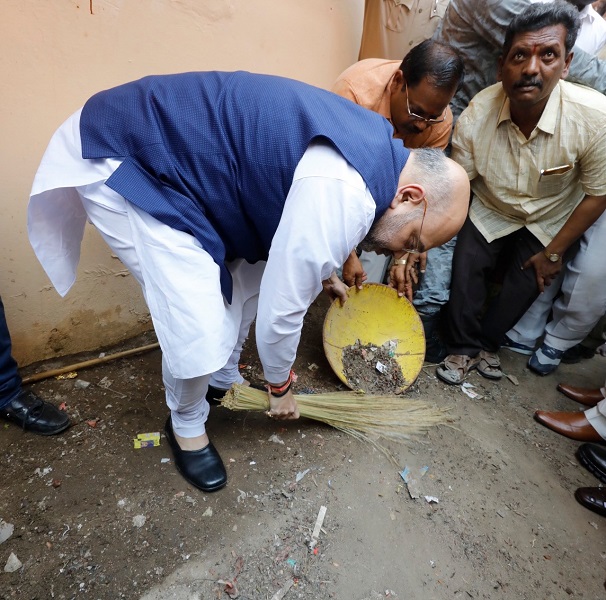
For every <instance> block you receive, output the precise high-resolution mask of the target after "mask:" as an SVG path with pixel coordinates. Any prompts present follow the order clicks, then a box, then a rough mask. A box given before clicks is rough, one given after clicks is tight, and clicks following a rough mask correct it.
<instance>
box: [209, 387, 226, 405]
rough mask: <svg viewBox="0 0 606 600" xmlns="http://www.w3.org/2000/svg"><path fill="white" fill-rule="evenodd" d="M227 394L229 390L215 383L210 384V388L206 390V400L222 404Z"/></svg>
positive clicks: (210, 402)
mask: <svg viewBox="0 0 606 600" xmlns="http://www.w3.org/2000/svg"><path fill="white" fill-rule="evenodd" d="M225 394H227V390H222V389H221V388H218V387H215V386H214V385H209V386H208V390H207V391H206V401H207V402H208V403H209V404H221V400H222V399H223V396H225Z"/></svg>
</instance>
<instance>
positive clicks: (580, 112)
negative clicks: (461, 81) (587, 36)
mask: <svg viewBox="0 0 606 600" xmlns="http://www.w3.org/2000/svg"><path fill="white" fill-rule="evenodd" d="M452 147H453V150H452V158H453V159H454V160H456V161H457V162H458V163H459V164H460V165H462V166H463V168H464V169H465V170H466V171H467V174H468V176H469V179H470V180H471V190H472V192H473V198H472V203H471V209H470V212H469V216H470V218H471V221H472V222H473V224H474V225H475V226H476V227H477V228H478V230H479V231H480V232H481V233H482V235H483V236H484V238H485V239H486V241H487V242H492V241H493V240H495V239H498V238H500V237H503V236H506V235H508V234H510V233H513V232H514V231H517V230H518V229H521V228H522V227H526V228H527V229H528V230H529V231H530V232H532V233H533V234H534V235H535V236H536V237H537V238H538V239H539V240H540V241H541V243H542V244H544V245H545V246H546V245H547V244H548V243H549V242H550V241H551V240H552V239H553V238H554V237H555V235H556V234H557V233H558V231H559V230H560V229H561V228H562V226H563V225H564V223H565V222H566V221H567V219H568V217H569V216H570V213H571V212H572V211H573V210H574V208H575V207H576V206H577V205H578V204H579V202H580V201H581V200H582V199H583V198H584V196H585V194H587V195H591V196H602V195H606V98H605V97H604V96H603V95H602V94H600V93H599V92H596V91H595V90H592V89H590V88H586V87H583V86H580V85H576V84H572V83H568V82H565V81H560V82H559V83H558V85H557V86H556V88H555V89H554V91H553V92H552V94H551V96H550V98H549V101H548V102H547V105H546V107H545V110H544V111H543V115H542V116H541V119H540V121H539V123H538V124H537V126H536V127H535V129H534V130H533V132H532V133H531V135H530V137H529V138H528V139H526V137H525V136H524V135H523V134H522V132H521V131H520V130H519V129H518V127H517V126H516V125H515V124H514V123H513V122H512V120H511V116H510V112H509V100H508V99H507V97H506V96H505V92H504V91H503V87H502V85H501V84H500V83H497V84H495V85H493V86H491V87H489V88H487V89H485V90H483V91H482V92H480V93H479V94H477V95H476V96H475V97H474V98H473V100H472V101H471V103H470V104H469V107H468V108H467V109H466V110H464V111H463V113H462V114H461V117H460V118H459V120H458V122H457V125H456V127H455V131H454V135H453V139H452Z"/></svg>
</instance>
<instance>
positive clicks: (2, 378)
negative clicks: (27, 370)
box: [0, 298, 21, 407]
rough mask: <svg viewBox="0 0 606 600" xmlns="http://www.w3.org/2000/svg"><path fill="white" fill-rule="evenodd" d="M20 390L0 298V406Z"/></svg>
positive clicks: (19, 379) (19, 380) (18, 377)
mask: <svg viewBox="0 0 606 600" xmlns="http://www.w3.org/2000/svg"><path fill="white" fill-rule="evenodd" d="M20 391H21V377H20V376H19V373H18V372H17V363H16V362H15V359H14V358H13V356H12V353H11V336H10V334H9V332H8V325H7V324H6V316H5V315H4V305H3V304H2V298H0V407H2V406H5V405H6V404H8V403H9V402H10V401H11V400H12V399H13V398H14V397H15V396H16V395H17V394H18V393H19V392H20Z"/></svg>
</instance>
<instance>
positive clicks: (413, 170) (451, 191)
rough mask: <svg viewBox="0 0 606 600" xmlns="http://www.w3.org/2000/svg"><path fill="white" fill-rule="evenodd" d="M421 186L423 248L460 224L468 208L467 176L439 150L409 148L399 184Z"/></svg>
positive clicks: (439, 241)
mask: <svg viewBox="0 0 606 600" xmlns="http://www.w3.org/2000/svg"><path fill="white" fill-rule="evenodd" d="M404 183H414V184H416V185H419V186H421V187H422V188H423V190H424V192H425V197H426V198H427V212H426V215H425V222H424V224H423V232H422V235H421V238H422V239H421V241H422V242H423V245H424V246H425V249H429V248H434V247H436V246H441V245H442V244H444V243H446V242H447V241H448V240H450V239H452V238H453V237H454V236H455V235H456V234H457V233H458V232H459V229H461V227H462V226H463V223H464V222H465V218H466V216H467V211H468V209H469V178H468V177H467V173H466V172H465V170H464V169H463V168H462V167H461V166H460V165H459V164H457V163H456V162H455V161H454V160H451V159H450V158H448V157H447V156H446V155H445V154H444V153H443V152H442V151H441V150H435V149H432V148H419V149H417V150H412V151H411V155H410V158H409V160H408V162H407V163H406V166H405V167H404V169H403V170H402V173H401V174H400V181H399V185H400V186H402V185H404Z"/></svg>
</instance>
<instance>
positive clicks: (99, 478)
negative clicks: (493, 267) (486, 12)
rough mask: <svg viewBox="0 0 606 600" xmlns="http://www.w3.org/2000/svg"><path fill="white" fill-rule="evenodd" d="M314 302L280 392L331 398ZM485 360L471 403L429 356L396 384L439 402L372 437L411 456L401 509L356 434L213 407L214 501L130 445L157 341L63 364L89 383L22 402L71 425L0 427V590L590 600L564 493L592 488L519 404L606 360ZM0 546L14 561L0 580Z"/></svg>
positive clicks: (253, 371)
mask: <svg viewBox="0 0 606 600" xmlns="http://www.w3.org/2000/svg"><path fill="white" fill-rule="evenodd" d="M325 310H326V302H325V301H324V300H323V299H321V300H320V301H318V302H317V303H316V304H314V306H313V307H312V309H311V310H310V312H309V314H308V316H307V319H306V324H305V328H304V333H303V338H302V342H301V346H300V349H299V354H298V357H297V362H296V364H295V370H296V371H297V372H298V374H299V381H298V382H297V384H296V387H297V390H299V391H300V390H302V389H304V388H308V391H309V388H311V389H313V390H317V391H331V390H337V389H340V382H339V380H338V379H337V378H336V376H335V375H334V374H333V373H332V371H331V370H330V367H329V365H328V363H327V361H326V360H325V358H324V354H323V351H322V344H321V324H322V320H323V316H324V312H325ZM153 341H154V338H153V335H151V334H150V335H147V336H142V337H140V338H138V339H134V340H130V341H129V342H128V343H126V344H123V345H121V346H120V347H119V348H112V349H104V350H106V351H107V352H115V351H119V350H123V349H127V348H131V347H136V346H142V345H144V344H147V343H150V342H153ZM94 356H95V355H80V356H76V357H69V359H66V358H63V359H61V360H60V361H52V362H47V363H45V364H44V365H37V367H36V368H37V369H38V370H46V369H50V368H54V367H58V366H61V365H63V364H68V363H69V362H77V361H79V360H84V359H88V358H92V357H94ZM501 356H502V360H503V367H504V370H505V371H506V372H507V373H508V374H510V375H512V376H513V381H511V380H509V379H507V380H503V381H502V382H500V383H494V382H490V381H487V380H485V379H482V378H481V377H480V376H479V375H478V374H477V373H474V374H472V375H471V376H470V378H469V381H470V383H471V384H473V385H474V386H476V387H475V388H473V389H472V390H471V391H472V392H475V393H476V397H475V398H470V397H468V396H467V395H466V394H464V393H463V391H462V390H461V389H460V388H459V387H456V386H452V387H451V386H446V385H444V384H442V383H441V382H439V381H438V380H436V378H435V375H434V368H433V367H428V366H426V367H425V368H424V369H423V371H422V372H421V375H420V377H419V379H418V381H417V383H416V384H415V385H414V386H413V387H412V388H411V390H410V391H409V392H408V394H410V395H411V396H412V397H414V398H415V399H422V400H426V401H428V402H435V403H436V404H438V405H440V406H447V407H449V408H450V409H452V410H451V414H452V417H453V419H454V422H453V423H452V424H451V426H442V427H440V428H435V429H433V430H432V431H431V432H430V433H429V435H427V436H425V437H423V438H421V439H418V440H416V441H415V442H412V443H409V444H407V445H398V444H391V445H390V449H391V450H392V451H393V453H394V454H395V455H396V456H397V458H398V461H399V467H400V470H401V469H403V468H404V467H405V466H407V467H409V470H411V471H412V472H417V473H418V472H419V470H420V469H421V468H422V467H425V466H427V467H428V469H427V472H426V473H425V475H424V476H423V477H421V478H419V479H418V482H417V485H418V489H419V493H420V497H419V498H418V499H416V500H413V499H412V498H411V497H410V494H409V492H408V489H407V486H406V484H405V483H404V481H403V480H402V478H401V477H400V475H399V469H398V468H397V467H395V466H394V465H393V464H392V463H391V462H390V461H389V460H388V459H387V458H386V457H385V456H384V455H383V454H381V453H380V452H378V451H377V450H375V449H374V448H372V447H371V446H369V445H366V444H364V443H363V442H360V441H357V440H354V439H351V438H349V437H347V436H346V435H344V434H342V433H339V432H338V431H335V430H332V429H330V428H328V427H327V426H323V425H319V424H316V423H313V422H310V421H304V420H301V421H299V422H294V423H290V424H279V423H276V422H274V421H270V420H269V419H267V418H266V417H265V416H264V415H263V414H261V413H259V414H247V413H241V412H233V413H232V412H228V411H226V410H225V409H222V408H213V409H212V411H211V417H210V424H209V431H210V435H211V438H212V439H213V441H214V443H215V445H216V446H217V448H218V449H219V451H220V452H221V454H222V456H223V458H224V460H225V463H226V465H227V469H228V473H229V483H228V485H227V487H226V488H225V489H224V490H222V491H220V492H218V493H215V494H204V493H201V492H199V491H198V490H196V489H194V488H192V487H191V486H189V485H188V484H186V482H185V481H184V480H183V479H182V478H181V477H180V476H179V475H178V473H177V472H176V471H175V469H174V467H173V465H172V457H171V454H170V450H169V448H168V446H167V444H166V441H165V440H164V438H163V437H162V438H161V441H160V445H159V446H157V447H149V448H141V449H135V448H134V447H133V438H135V437H136V436H137V434H139V433H146V432H154V431H162V428H163V425H164V421H165V419H166V414H167V411H166V408H165V406H164V402H163V390H162V386H161V378H160V354H159V352H157V351H154V352H150V353H148V354H145V355H139V356H136V357H133V358H127V359H120V360H117V361H115V362H111V363H107V364H105V365H102V366H99V367H94V368H91V369H87V370H82V371H81V372H79V373H78V376H77V379H79V380H82V381H85V382H89V383H90V385H89V386H88V387H83V386H84V384H82V383H77V379H66V380H56V379H49V380H46V381H44V382H41V383H38V384H36V385H35V390H36V391H37V392H38V393H40V394H41V395H44V396H45V397H46V398H48V399H51V400H53V401H54V402H57V403H62V402H64V403H65V404H66V408H67V410H68V412H69V413H70V415H71V416H72V418H73V422H74V425H73V427H72V428H71V429H70V430H68V431H67V432H66V433H65V434H64V435H61V436H58V437H51V438H43V437H36V436H33V435H29V434H24V433H22V432H21V431H20V430H18V429H17V428H16V427H14V426H5V425H4V423H1V424H0V431H1V434H0V481H1V482H2V493H1V494H0V519H3V520H4V521H5V522H6V523H11V524H13V525H14V531H13V533H12V535H11V536H10V537H9V538H8V539H7V540H6V541H4V542H3V543H1V544H0V563H1V564H0V567H1V569H0V598H1V599H9V598H18V599H19V600H26V599H32V600H33V599H47V598H56V599H72V598H91V599H102V600H105V599H117V598H128V599H131V598H137V599H138V598H143V599H145V600H166V599H175V600H181V599H182V600H186V599H188V600H207V599H213V598H218V599H223V598H225V599H227V598H230V597H234V598H235V597H237V598H240V599H242V600H245V599H249V600H257V599H259V600H261V599H262V600H265V599H268V600H269V599H271V600H279V599H281V598H285V599H286V600H291V599H295V598H311V599H324V598H335V599H339V600H366V599H372V600H374V599H378V598H398V599H400V600H416V599H422V600H427V599H435V600H446V599H451V598H453V599H457V598H461V599H468V598H489V599H498V598H504V599H507V600H510V599H515V598H520V599H522V598H525V599H536V600H547V599H553V600H559V599H570V598H583V599H585V600H594V599H595V600H597V599H603V598H605V597H606V589H605V587H604V586H605V579H606V536H605V535H604V534H605V532H606V519H604V518H602V517H600V516H598V515H596V514H594V513H592V512H590V511H588V510H586V509H584V508H583V507H581V506H580V505H579V504H577V502H576V501H575V500H574V497H573V492H574V490H575V489H576V488H577V487H580V486H596V485H598V481H597V480H596V479H594V478H593V476H592V475H591V474H590V473H589V472H587V471H586V470H585V469H583V468H582V467H581V466H579V464H578V463H577V460H576V459H575V456H574V452H575V449H576V448H577V446H578V444H577V443H576V442H573V441H570V440H567V439H565V438H563V437H561V436H558V435H556V434H554V433H552V432H550V431H548V430H547V429H545V428H543V427H541V426H540V425H538V424H536V423H535V422H534V421H533V419H532V413H533V411H534V410H535V409H536V408H543V409H547V410H576V409H578V408H579V407H578V406H576V405H575V404H574V403H573V402H572V401H570V400H567V399H566V398H564V397H563V396H562V395H560V394H558V393H557V392H556V390H555V386H556V383H557V382H558V381H560V380H562V381H567V382H569V383H572V384H577V385H585V386H592V387H593V386H594V387H598V386H600V385H601V384H602V383H603V380H604V373H605V372H606V359H604V358H602V357H594V358H592V359H591V360H586V361H583V362H581V363H580V364H578V365H563V366H561V367H560V369H559V370H558V372H557V374H556V375H553V376H549V377H545V378H539V377H537V376H535V375H533V374H531V373H530V372H529V371H527V370H526V369H525V368H524V365H525V359H524V357H522V356H519V355H515V354H511V353H509V352H507V351H503V352H502V353H501ZM242 363H243V364H244V365H245V367H244V375H245V376H246V377H248V378H251V379H252V380H260V379H261V372H260V368H259V363H258V361H257V358H256V355H255V353H254V344H253V343H252V341H251V342H250V343H249V344H247V347H246V349H245V352H244V355H243V357H242ZM310 365H312V368H311V369H310V368H309V366H310ZM314 365H317V368H315V367H314ZM32 371H33V369H28V370H26V371H25V374H29V373H30V372H32ZM516 381H517V383H518V384H519V385H515V382H516ZM472 395H473V394H472ZM480 396H481V397H480ZM165 459H170V461H166V460H165ZM425 496H428V497H430V498H429V499H430V500H431V497H433V500H432V501H431V502H428V501H427V500H426V499H425ZM435 500H437V502H436V501H435ZM322 507H326V514H325V517H324V519H323V522H322V528H321V529H319V533H318V535H317V544H315V546H314V547H313V549H310V547H309V542H310V540H311V538H312V534H313V532H314V528H315V529H316V531H318V528H317V522H318V516H319V513H320V511H321V508H322ZM1 533H2V526H1V525H0V539H1ZM311 545H312V546H313V544H311ZM11 554H14V555H15V556H16V557H17V559H18V561H20V562H21V563H22V566H21V567H20V568H19V569H17V570H16V571H14V572H11V573H7V572H4V565H5V564H6V563H7V560H8V559H9V556H10V555H11Z"/></svg>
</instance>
